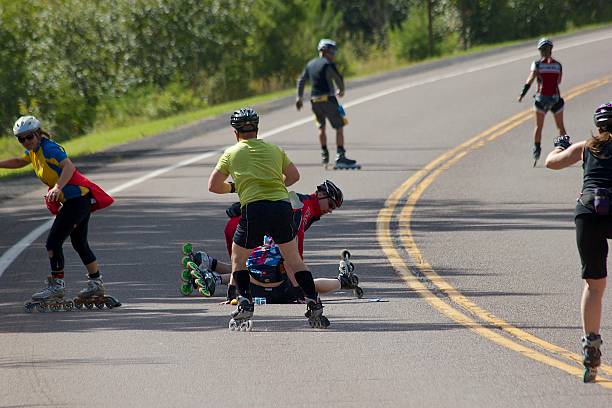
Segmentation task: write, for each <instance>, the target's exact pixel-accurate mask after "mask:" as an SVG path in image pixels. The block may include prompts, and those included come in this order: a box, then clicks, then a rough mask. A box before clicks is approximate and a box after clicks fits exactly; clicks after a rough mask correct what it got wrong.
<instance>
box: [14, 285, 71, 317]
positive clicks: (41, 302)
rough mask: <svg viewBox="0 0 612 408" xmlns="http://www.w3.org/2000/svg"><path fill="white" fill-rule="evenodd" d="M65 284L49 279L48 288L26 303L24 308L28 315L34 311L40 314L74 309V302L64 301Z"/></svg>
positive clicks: (35, 294) (34, 295)
mask: <svg viewBox="0 0 612 408" xmlns="http://www.w3.org/2000/svg"><path fill="white" fill-rule="evenodd" d="M64 294H65V284H64V280H63V279H58V278H53V277H51V276H49V277H47V287H46V288H45V289H43V290H42V291H40V292H36V293H34V294H33V295H32V300H31V301H28V302H26V303H25V304H24V305H23V308H24V310H25V312H26V313H32V312H33V311H34V309H36V310H37V311H38V312H41V313H43V312H47V311H52V312H59V311H60V310H64V311H66V312H69V311H71V310H72V309H74V303H73V301H72V300H64Z"/></svg>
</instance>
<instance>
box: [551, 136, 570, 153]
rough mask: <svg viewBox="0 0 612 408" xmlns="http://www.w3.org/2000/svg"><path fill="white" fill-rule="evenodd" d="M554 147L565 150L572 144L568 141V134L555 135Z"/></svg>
mask: <svg viewBox="0 0 612 408" xmlns="http://www.w3.org/2000/svg"><path fill="white" fill-rule="evenodd" d="M553 144H554V145H555V147H559V148H561V150H565V149H567V148H568V147H570V146H571V145H572V142H571V141H570V137H569V136H568V135H563V136H557V137H556V138H555V141H554V142H553Z"/></svg>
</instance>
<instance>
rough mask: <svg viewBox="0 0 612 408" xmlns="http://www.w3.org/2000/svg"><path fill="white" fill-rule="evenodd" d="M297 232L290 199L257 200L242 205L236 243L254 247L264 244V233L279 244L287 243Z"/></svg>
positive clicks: (235, 237)
mask: <svg viewBox="0 0 612 408" xmlns="http://www.w3.org/2000/svg"><path fill="white" fill-rule="evenodd" d="M296 234H297V226H296V225H294V222H293V209H292V208H291V203H289V201H267V200H264V201H256V202H254V203H249V204H246V205H245V206H244V207H242V214H240V222H239V223H238V227H237V228H236V232H235V233H234V243H235V244H236V245H239V246H241V247H243V248H248V249H253V248H255V247H258V246H260V245H262V244H263V238H264V235H269V236H271V237H272V239H273V240H274V242H276V243H277V244H285V243H287V242H289V241H291V240H292V239H293V238H295V235H296Z"/></svg>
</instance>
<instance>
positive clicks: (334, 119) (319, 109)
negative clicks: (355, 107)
mask: <svg viewBox="0 0 612 408" xmlns="http://www.w3.org/2000/svg"><path fill="white" fill-rule="evenodd" d="M311 104H312V112H313V113H314V114H315V117H316V118H317V123H318V126H319V129H323V128H325V118H327V120H329V123H331V126H332V127H333V128H334V129H340V128H342V127H344V118H343V117H342V115H341V114H340V110H339V105H338V100H337V99H336V97H334V96H330V97H329V98H328V99H327V101H323V102H316V101H315V100H312V101H311Z"/></svg>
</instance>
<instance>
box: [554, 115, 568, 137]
mask: <svg viewBox="0 0 612 408" xmlns="http://www.w3.org/2000/svg"><path fill="white" fill-rule="evenodd" d="M554 118H555V124H556V125H557V129H558V130H559V136H563V135H566V134H567V132H566V131H565V125H564V124H563V111H561V112H557V113H555V115H554Z"/></svg>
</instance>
